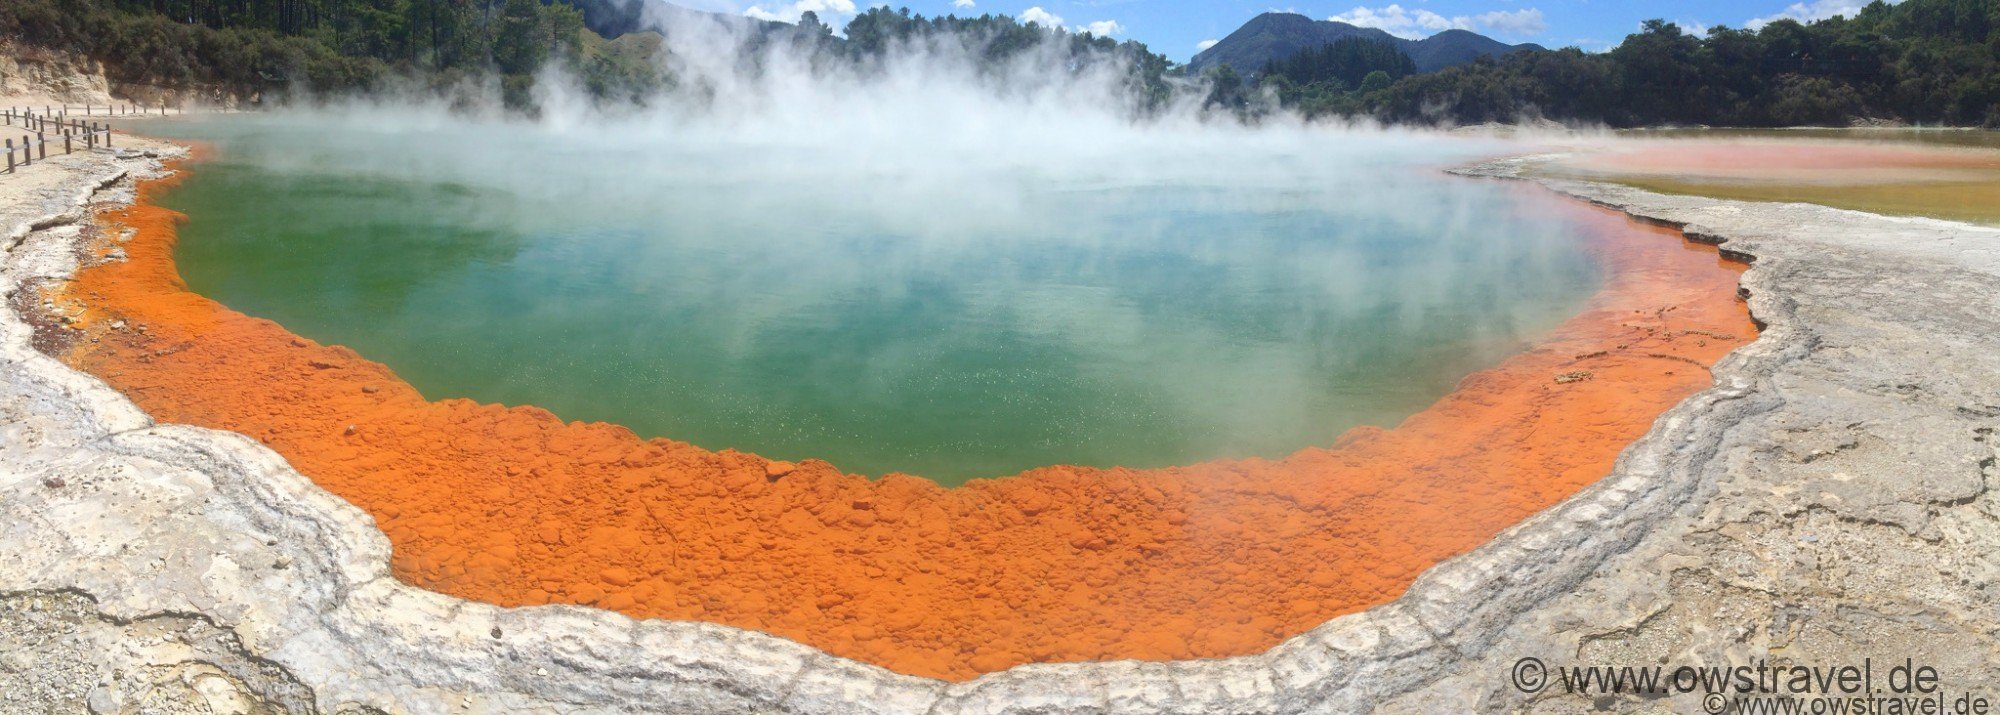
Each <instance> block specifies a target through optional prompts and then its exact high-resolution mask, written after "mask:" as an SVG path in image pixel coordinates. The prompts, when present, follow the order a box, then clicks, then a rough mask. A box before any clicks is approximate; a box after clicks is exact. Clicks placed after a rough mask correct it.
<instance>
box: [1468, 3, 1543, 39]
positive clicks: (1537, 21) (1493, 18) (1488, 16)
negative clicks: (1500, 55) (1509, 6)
mask: <svg viewBox="0 0 2000 715" xmlns="http://www.w3.org/2000/svg"><path fill="white" fill-rule="evenodd" d="M1472 25H1473V27H1477V28H1480V29H1482V30H1490V31H1493V32H1498V33H1502V34H1507V35H1539V34H1542V33H1544V32H1548V31H1549V21H1548V19H1547V18H1544V17H1542V11H1541V10H1538V9H1535V8H1532V7H1531V8H1527V9H1525V10H1515V11H1513V12H1507V11H1504V10H1494V11H1493V12H1488V13H1482V14H1479V15H1474V16H1472Z"/></svg>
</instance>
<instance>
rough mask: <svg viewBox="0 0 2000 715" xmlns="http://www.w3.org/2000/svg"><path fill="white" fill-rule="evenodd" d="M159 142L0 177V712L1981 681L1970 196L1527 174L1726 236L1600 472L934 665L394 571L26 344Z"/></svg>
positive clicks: (1437, 701)
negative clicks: (1224, 603)
mask: <svg viewBox="0 0 2000 715" xmlns="http://www.w3.org/2000/svg"><path fill="white" fill-rule="evenodd" d="M140 148H142V149H149V150H151V152H152V153H161V152H170V151H173V150H172V149H171V148H170V147H166V146H164V145H157V144H154V145H141V147H140ZM1537 161H1538V159H1534V158H1525V159H1514V160H1508V161H1502V162H1495V163H1492V164H1487V165H1482V166H1479V167H1473V168H1471V169H1467V170H1465V171H1464V172H1463V173H1467V174H1471V175H1475V176H1488V177H1515V176H1521V175H1523V171H1524V170H1525V169H1527V168H1530V167H1532V166H1533V165H1534V164H1535V163H1536V162H1537ZM157 171H159V164H158V161H157V159H156V158H155V157H153V156H150V155H147V154H143V153H129V152H128V153H127V154H126V155H123V156H120V155H110V154H81V155H73V156H68V157H62V158H60V159H51V160H50V161H48V162H45V163H41V164H37V165H35V166H34V167H31V168H29V169H27V170H24V171H23V172H22V173H20V174H18V175H14V176H9V177H7V179H6V180H5V181H4V182H0V232H4V234H0V247H3V248H4V249H5V254H4V256H0V290H4V291H5V292H6V293H7V295H8V297H9V300H8V301H7V303H8V305H9V306H11V307H10V308H9V309H7V310H5V311H0V554H4V555H5V558H0V712H5V713H15V712H21V713H41V712H197V713H225V712H243V713H266V712H269V713H277V712H330V713H374V712H382V713H446V712H451V713H459V712H504V713H553V712H592V713H599V712H603V713H608V712H696V713H734V712H789V713H870V712H880V713H941V714H942V713H1044V712H1103V713H1113V712H1116V713H1154V712H1177V713H1238V712H1243V713H1250V712H1284V713H1291V712H1368V711H1381V712H1410V711H1427V712H1429V711H1443V712H1451V711H1473V712H1518V711H1527V712H1544V713H1568V712H1587V711H1594V710H1605V709H1609V710H1619V711H1642V712H1643V711H1655V712H1701V711H1702V710H1700V709H1699V705H1698V703H1697V701H1696V699H1695V698H1696V697H1697V696H1691V695H1675V696H1670V697H1647V698H1641V697H1637V696H1596V695H1574V694H1568V693H1565V692H1563V690H1562V688H1560V687H1545V688H1542V689H1539V690H1537V691H1536V692H1532V693H1530V692H1523V691H1522V690H1521V689H1520V688H1517V687H1515V686H1514V685H1513V683H1512V682H1511V680H1510V678H1509V675H1510V669H1512V668H1513V667H1514V665H1515V663H1516V662H1517V661H1518V660H1519V659H1521V658H1524V657H1536V658H1540V659H1542V660H1544V661H1546V662H1547V663H1548V664H1549V666H1550V667H1552V668H1553V667H1560V666H1566V665H1614V666H1616V665H1653V664H1660V663H1668V664H1672V665H1697V666H1698V665H1704V664H1742V663H1747V662H1755V661H1756V660H1757V659H1760V658H1761V659H1769V660H1771V661H1773V662H1774V663H1776V662H1796V663H1800V664H1808V665H1821V666H1830V665H1843V664H1848V663H1853V662H1857V661H1859V660H1860V659H1861V658H1863V657H1870V658H1874V659H1875V660H1876V661H1877V662H1884V663H1886V662H1890V661H1895V662H1901V661H1902V660H1903V659H1905V658H1909V659H1913V660H1915V661H1917V662H1919V663H1923V664H1927V665H1930V666H1932V667H1935V668H1937V670H1938V671H1939V673H1940V674H1941V678H1942V683H1943V684H1944V686H1945V687H1946V688H1947V689H1953V690H1957V691H1963V690H1967V689H1970V690H1975V691H1976V690H1979V689H1980V688H1982V687H1985V688H1987V689H1988V690H1989V691H2000V687H1993V686H1994V683H1993V682H1992V681H1993V680H1994V678H1995V677H1996V676H1994V675H1993V674H1995V673H2000V649H1996V644H1995V626H1994V625H1993V624H1995V623H2000V594H1996V593H1995V592H1994V589H1995V586H1994V584H1995V582H1996V580H1997V579H1996V576H2000V568H1996V559H2000V556H1996V554H2000V548H1996V547H2000V503H1996V501H1995V497H1994V495H1993V493H1992V490H1991V489H1990V486H1991V485H1992V480H1993V479H1995V471H1996V469H1995V466H1994V464H1995V457H1996V454H2000V451H1996V448H2000V436H1996V434H1995V430H1996V429H2000V350H1996V349H1995V347H1996V343H2000V231H1995V230H1990V229H1980V228H1972V227H1967V226H1963V225H1956V224H1948V223H1943V222H1936V221H1928V220H1921V219H1894V218H1884V217H1879V216H1870V215H1866V214H1859V213H1853V212H1847V211H1839V210H1834V209H1828V208H1822V207H1814V206H1805V205H1773V204H1746V203H1737V202H1726V201H1715V200H1709V199H1701V198H1694V197H1670V196H1661V195H1656V194H1649V193H1645V192H1640V191H1636V190H1631V189H1624V188H1619V187H1613V186H1608V185H1602V184H1591V183H1578V182H1558V181H1544V182H1543V183H1546V184H1548V185H1549V186H1550V187H1551V188H1553V189H1555V190H1557V191H1560V192H1563V193H1567V194H1571V195H1574V196H1577V197H1579V198H1582V199H1585V200H1589V201H1594V202H1597V203H1600V204H1603V205H1606V206H1610V207H1613V208H1616V209H1619V210H1622V211H1625V212H1627V213H1631V214H1633V215H1635V216H1640V217H1644V218H1647V219H1651V220H1656V221H1663V222H1667V223H1671V224H1684V225H1686V226H1687V231H1688V232H1689V234H1690V235H1691V236H1694V237H1697V238H1701V239H1703V240H1709V241H1714V242H1718V243H1722V244H1723V250H1724V251H1725V252H1728V253H1730V254H1733V255H1738V256H1743V257H1747V258H1754V259H1755V265H1754V267H1753V268H1752V269H1751V270H1750V271H1749V272H1748V273H1747V274H1746V275H1745V278H1744V286H1745V289H1746V291H1747V292H1748V294H1749V296H1750V301H1751V309H1752V312H1753V314H1754V315H1755V316H1756V317H1757V318H1758V319H1759V320H1760V321H1761V322H1762V323H1764V324H1765V325H1766V327H1767V329H1766V331H1765V332H1764V334H1763V336H1762V337H1761V338H1760V339H1759V340H1758V341H1757V342H1755V343H1753V344H1752V345H1750V346H1748V347H1746V348H1743V349H1741V350H1739V351H1737V352H1736V353H1735V354H1733V355H1731V356H1730V357H1729V358H1727V359H1725V360H1724V361H1723V362H1721V363H1720V364H1718V365H1717V366H1716V368H1715V370H1714V373H1715V376H1716V384H1715V387H1713V388H1712V389H1710V390H1707V391H1705V392H1703V393H1701V394H1699V395H1696V396H1695V397H1692V398H1690V399H1689V400H1687V401H1686V402H1685V403H1683V404H1682V405H1680V406H1678V407H1676V408H1675V409H1673V410H1671V411H1669V412H1668V413H1667V414H1665V415H1663V416H1662V417H1661V419H1660V420H1659V422H1657V423H1656V424H1655V425H1654V428H1653V429H1652V431H1651V432H1649V433H1648V434H1647V435H1646V437H1644V438H1643V439H1641V440H1639V441H1638V442H1636V443H1634V444H1633V445H1631V446H1630V447H1629V448H1628V449H1627V450H1626V452H1625V454H1624V455H1623V456H1622V457H1621V458H1620V460H1619V463H1618V466H1617V467H1616V469H1615V470H1614V472H1613V473H1612V474H1611V475H1610V476H1608V477H1607V478H1606V479H1604V480H1603V481H1602V482H1600V483H1598V484H1596V485H1593V486H1591V487H1589V488H1587V489H1585V490H1583V491H1581V492H1579V493H1578V494H1576V495H1575V496H1573V497H1571V498H1570V499H1568V500H1566V501H1564V502H1563V503H1561V504H1559V505H1557V506H1556V507H1553V508H1551V509H1549V510H1547V511H1545V512H1543V513H1541V514H1538V515H1536V516H1534V517H1532V518H1530V519H1528V520H1527V521H1525V522H1523V523H1522V524H1520V525H1518V526H1516V527H1515V528H1513V529H1510V530H1508V531H1507V532H1505V533H1503V534H1502V535H1501V536H1499V537H1498V538H1496V539H1495V540H1494V541H1493V542H1491V543H1489V544H1487V545H1485V546H1483V547H1481V548H1479V549H1477V550H1475V551H1473V552H1471V553H1468V554H1466V555H1464V556H1461V557H1459V558H1456V559H1453V560H1451V561H1448V562H1445V563H1443V564H1440V565H1439V566H1437V567H1436V568H1434V569H1432V570H1431V571H1430V572H1429V573H1427V574H1426V575H1425V576H1424V577H1423V578H1421V579H1419V580H1418V581H1417V583H1416V584H1415V585H1414V586H1412V587H1411V589H1410V591H1409V592H1408V593H1407V594H1406V595H1405V596H1404V597H1403V598H1402V599H1400V600H1398V601H1396V602H1394V603H1391V604H1387V605H1384V606H1381V607H1378V608H1375V609H1371V610H1369V611H1365V612H1362V613H1357V614H1354V615H1351V616H1347V617H1343V618H1340V619H1336V620H1334V621H1332V622H1329V623H1328V624H1326V625H1324V626H1321V627H1320V628H1318V629H1315V630H1313V631H1311V632H1309V633H1306V634H1304V635H1301V636H1299V637H1297V638H1294V639H1292V640H1290V641H1287V642H1286V643H1284V644H1282V645H1280V646H1278V647H1277V648H1274V649H1272V650H1271V651H1269V652H1267V653H1264V654H1261V655H1256V656H1246V657H1241V658H1232V659H1227V660H1213V661H1195V662H1179V663H1135V662H1121V663H1086V664H1062V665H1033V666H1023V667H1020V668H1016V669H1013V670H1010V671H1006V672H1002V673H995V674H991V675H987V676H985V677H982V678H979V679H977V680H973V681H970V682H966V683H958V684H949V683H943V682H938V681H931V680H925V679H920V678H914V677H909V676H903V675H897V674H894V673H890V672H888V671H885V670H882V669H880V668H875V667H872V666H868V665H864V664H860V663H856V662H853V661H848V660H844V659H840V658H836V657H833V656H830V655H826V654H824V653H819V652H817V651H814V650H812V649H810V648H806V647H804V646H801V645H798V644H796V643H792V642H789V641H785V640H782V639H778V638H774V637H770V636H766V635H762V634H759V633H754V632H750V631H744V630H740V629H734V628H729V627H724V626H717V625H711V624H704V623H686V622H663V621H643V622H640V621H633V620H631V619H628V618H625V617H623V616H619V615H617V614H614V613H609V612H604V611H597V610H593V609H586V608H578V607H571V606H544V607H534V608H519V609H503V608H498V607H494V606H489V605H485V604H479V603H471V602H466V601H460V600H457V599H453V598H449V597H446V596H441V595H437V594H432V593H428V592H425V591H421V590H418V589H414V588H411V587H408V586H405V585H402V584H400V583H397V582H396V581H395V580H394V579H393V578H391V577H390V576H389V567H388V555H389V551H388V549H389V546H388V542H387V541H386V539H384V538H383V537H382V535H381V534H380V533H379V532H378V531H377V530H376V529H375V527H374V523H373V521H372V520H371V519H370V518H369V517H368V516H367V515H366V514H363V513H362V512H360V511H359V510H357V509H355V508H353V507H352V506H350V505H347V504H346V503H344V502H341V501H340V500H338V499H336V498H334V497H332V496H331V495H329V494H327V493H326V492H324V491H322V490H320V489H318V488H317V487H315V486H314V485H313V484H312V483H311V481H310V480H308V479H307V478H305V477H304V476H302V475H300V474H298V473H297V472H296V471H294V470H292V469H291V468H290V467H289V466H288V465H287V464H286V463H285V462H284V461H283V460H282V459H280V458H279V457H278V456H277V455H275V454H273V453H272V452H270V451H269V450H267V449H264V448H263V447H261V446H260V445H258V444H257V443H256V442H255V441H253V440H250V439H248V438H246V437H242V436H240V435H234V434H230V433H225V432H218V431H213V430H205V429H197V428H192V427H185V426H175V425H159V424H154V423H153V422H152V421H151V420H150V419H149V418H148V417H147V416H146V415H144V414H142V413H141V412H139V411H138V410H137V409H136V408H134V407H133V406H132V405H131V403H130V402H128V401H126V400H125V399H124V398H123V397H122V396H120V395H119V394H117V393H116V392H115V391H113V390H111V389H110V388H109V387H107V386H105V385H104V384H103V383H101V382H99V381H97V380H96V379H95V378H92V377H90V376H87V375H82V374H79V373H77V372H75V371H72V370H70V369H68V368H67V367H65V366H63V365H62V364H60V363H59V362H57V361H55V360H54V359H52V358H49V357H47V356H46V355H44V354H43V353H42V352H40V351H38V350H37V349H36V345H37V344H38V343H45V342H47V341H50V340H59V339H61V337H62V331H63V329H64V328H63V327H62V326H61V325H60V324H54V323H50V321H49V320H48V319H47V318H46V317H41V318H38V320H39V321H40V323H39V324H37V323H32V322H30V321H29V320H27V319H26V318H27V317H30V316H28V315H24V314H25V313H33V312H34V310H35V306H36V305H38V303H37V302H36V301H34V300H33V299H32V297H33V292H34V291H35V290H36V286H38V285H41V284H42V283H43V282H45V281H59V280H63V279H65V278H66V277H68V276H70V275H73V274H74V272H75V270H76V269H77V265H78V261H79V257H78V251H77V246H78V245H80V242H81V241H82V240H83V237H84V235H85V232H87V231H90V230H93V229H91V227H90V226H89V225H88V218H89V216H90V211H89V206H90V205H91V204H92V203H93V202H95V203H99V204H103V203H116V202H119V201H125V200H129V198H130V195H131V191H130V181H131V177H133V176H144V175H148V174H151V173H154V172H157ZM1988 694H1989V695H2000V692H1989V693H1988Z"/></svg>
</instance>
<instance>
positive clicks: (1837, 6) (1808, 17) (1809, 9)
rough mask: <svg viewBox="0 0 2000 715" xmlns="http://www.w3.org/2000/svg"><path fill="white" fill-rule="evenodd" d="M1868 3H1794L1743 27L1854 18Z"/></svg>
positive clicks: (1890, 0)
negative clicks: (1783, 21) (1782, 22)
mask: <svg viewBox="0 0 2000 715" xmlns="http://www.w3.org/2000/svg"><path fill="white" fill-rule="evenodd" d="M1902 1H1903V0H1888V3H1889V4H1890V5H1894V4H1897V3H1900V2H1902ZM1868 2H1869V0H1813V1H1812V2H1796V3H1792V5H1791V7H1787V8H1785V9H1784V10H1783V11H1781V12H1779V13H1778V14H1776V15H1768V16H1765V17H1760V18H1757V19H1754V20H1751V21H1749V22H1746V23H1743V26H1744V27H1748V28H1750V29H1752V30H1761V29H1764V26H1765V25H1769V24H1771V23H1773V22H1777V21H1779V20H1787V19H1790V20H1797V21H1799V22H1813V21H1815V20H1825V19H1827V18H1830V17H1833V16H1835V15H1845V16H1847V17H1854V16H1855V15H1859V14H1861V8H1864V7H1867V6H1868Z"/></svg>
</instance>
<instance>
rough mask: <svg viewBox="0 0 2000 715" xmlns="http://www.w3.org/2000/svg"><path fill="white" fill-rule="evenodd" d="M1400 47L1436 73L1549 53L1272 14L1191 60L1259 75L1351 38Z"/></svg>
mask: <svg viewBox="0 0 2000 715" xmlns="http://www.w3.org/2000/svg"><path fill="white" fill-rule="evenodd" d="M1355 37H1358V38H1362V39H1366V40H1375V41H1379V42H1386V43H1389V44H1391V45H1395V47H1396V49H1398V50H1401V51H1402V52H1403V54H1405V55H1408V56H1409V58H1410V59H1411V60H1412V61H1414V62H1416V63H1417V71H1418V72H1436V71H1438V70H1441V69H1444V68H1446V67H1451V66H1454V65H1462V64H1465V63H1468V62H1472V61H1473V60H1476V59H1478V58H1480V57H1499V56H1504V55H1508V54H1513V53H1515V52H1520V51H1522V50H1541V49H1547V48H1544V47H1542V46H1541V45H1537V44H1534V43H1524V44H1519V45H1509V44H1507V43H1504V42H1501V41H1499V40H1495V39H1493V38H1490V37H1487V36H1485V35H1481V34H1478V33H1476V32H1472V31H1469V30H1455V29H1454V30H1445V31H1444V32H1440V33H1438V34H1436V35H1432V36H1430V37H1426V38H1424V39H1421V40H1411V39H1405V38H1401V37H1397V36H1395V35H1391V34H1389V33H1388V32H1385V31H1383V30H1381V29H1379V28H1373V27H1359V26H1356V25H1350V24H1347V23H1344V22H1340V21H1337V20H1314V19H1312V18H1310V17H1306V16H1304V15H1300V14H1297V13H1290V12H1267V13H1263V14H1260V15H1258V16H1256V17H1253V18H1250V21H1249V22H1246V23H1243V26H1242V27H1239V28H1236V31H1235V32H1231V33H1229V35H1228V36H1226V37H1224V38H1223V39H1222V40H1221V41H1219V42H1217V43H1215V45H1214V46H1211V47H1209V48H1208V49H1206V50H1202V51H1201V52H1198V53H1196V54H1195V56H1194V57H1192V58H1190V59H1189V60H1188V63H1187V67H1188V69H1189V70H1191V71H1193V72H1196V73H1199V72H1205V71H1207V70H1209V69H1211V68H1214V67H1219V66H1221V65H1225V64H1227V65H1229V66H1230V67H1231V68H1233V69H1235V70H1236V71H1237V72H1244V73H1249V72H1258V71H1261V70H1263V69H1264V66H1265V65H1267V64H1270V63H1271V62H1272V61H1273V60H1279V59H1284V58H1286V57H1290V56H1292V55H1294V54H1297V53H1299V52H1300V51H1303V50H1309V49H1315V48H1318V47H1320V46H1321V45H1326V44H1331V43H1334V42H1338V41H1340V40H1344V39H1348V38H1355Z"/></svg>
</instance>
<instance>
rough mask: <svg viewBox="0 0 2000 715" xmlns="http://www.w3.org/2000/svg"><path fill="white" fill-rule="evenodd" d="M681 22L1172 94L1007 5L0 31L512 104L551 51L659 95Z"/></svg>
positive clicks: (62, 47) (255, 4)
mask: <svg viewBox="0 0 2000 715" xmlns="http://www.w3.org/2000/svg"><path fill="white" fill-rule="evenodd" d="M689 20H699V21H700V22H699V23H696V24H699V25H702V26H705V27H709V28H713V27H721V28H725V29H727V30H729V31H732V32H734V33H735V34H737V35H738V39H740V40H742V41H744V42H745V46H746V47H748V48H750V49H753V50H754V49H762V48H768V47H770V45H771V44H772V43H787V44H788V45H789V46H790V47H791V48H793V49H797V50H799V51H803V52H810V53H813V54H814V55H815V56H816V57H817V60H818V61H825V62H850V63H867V62H869V61H871V60H873V59H879V58H880V57H882V56H883V55H884V53H886V52H887V51H889V49H890V47H891V46H893V45H894V44H896V43H898V42H903V41H913V40H924V41H928V42H932V43H933V45H935V44H937V42H936V41H938V40H940V39H949V38H956V39H957V40H958V44H959V45H960V46H962V47H964V48H965V50H966V51H967V52H970V53H973V55H972V56H974V57H976V58H979V59H982V60H985V61H991V62H1002V61H1007V60H1009V59H1010V58H1013V57H1016V56H1019V55H1020V53H1022V52H1024V51H1026V50H1028V49H1031V48H1040V49H1044V50H1047V49H1051V45H1049V44H1048V43H1055V45H1054V46H1053V49H1054V50H1055V51H1054V52H1052V53H1049V54H1050V56H1051V57H1053V58H1054V59H1053V60H1052V61H1051V62H1050V67H1049V71H1050V72H1077V71H1082V70H1083V69H1085V68H1089V67H1093V66H1102V65H1103V63H1105V62H1111V61H1115V62H1116V63H1117V64H1116V65H1115V66H1117V67H1119V68H1121V69H1122V70H1124V71H1126V72H1128V73H1129V74H1130V75H1131V82H1130V83H1129V85H1128V86H1129V87H1130V88H1131V89H1132V90H1133V91H1134V92H1135V93H1137V94H1138V95H1140V97H1141V99H1142V100H1143V102H1144V103H1150V104H1158V103H1159V102H1161V101H1163V100H1164V99H1165V95H1166V93H1167V85H1166V82H1165V81H1164V79H1163V77H1164V75H1165V73H1166V72H1167V70H1168V69H1169V68H1170V67H1171V65H1172V63H1170V62H1169V61H1167V59H1166V58H1165V57H1163V56H1160V55H1157V54H1154V53H1152V52H1150V51H1148V50H1147V49H1146V46H1145V45H1143V44H1140V43H1137V42H1130V41H1127V42H1117V41H1114V40H1112V39H1110V38H1106V37H1093V36H1091V35H1089V34H1088V33H1084V34H1071V33H1069V32H1067V31H1066V30H1061V29H1055V30H1050V29H1046V28H1041V27H1038V26H1032V25H1027V24H1023V23H1020V22H1019V21H1017V20H1015V19H1013V18H1011V17H1007V16H995V15H987V16H982V17H978V18H969V19H967V18H956V17H940V18H925V17H923V16H921V15H912V14H911V13H910V11H909V10H907V9H904V10H889V9H888V8H886V7H876V8H871V9H870V10H868V11H867V12H864V13H861V14H860V15H859V16H858V17H856V18H855V19H854V20H852V21H851V22H849V24H848V26H847V27H846V32H845V35H846V36H845V37H841V36H838V35H836V34H835V33H834V32H833V30H832V28H830V27H828V26H826V25H824V24H822V23H821V22H820V21H819V20H818V18H816V17H814V16H813V15H812V14H811V13H807V14H806V18H805V19H804V20H802V21H801V22H800V23H799V24H798V25H791V24H786V23H774V22H765V21H760V20H753V19H750V18H745V17H739V16H733V15H717V14H713V13H702V12H698V11H695V10H690V9H687V8H682V7H678V6H674V5H670V4H668V3H665V2H659V1H658V0H0V37H4V38H5V39H7V40H11V41H14V42H19V43H24V44H27V45H32V46H37V47H42V48H46V49H52V50H58V51H63V52H73V53H76V54H80V55H84V56H87V57H90V58H93V59H96V60H99V61H101V62H103V63H105V65H106V74H107V75H108V76H109V78H110V79H111V80H112V82H113V83H114V85H124V86H128V87H131V86H147V87H159V88H167V89H171V90H175V91H180V92H195V93H200V94H205V95H209V96H211V97H214V96H233V97H239V98H242V97H264V98H269V97H272V96H281V95H284V94H286V93H288V92H290V91H293V90H298V89H303V90H308V91H311V92H315V93H332V94H337V93H342V92H365V91H370V90H375V89H380V88H383V87H386V86H389V85H391V84H403V85H407V84H408V82H410V81H415V82H419V83H425V84H428V85H429V86H431V87H432V88H434V89H436V90H438V91H450V90H452V89H455V88H460V87H463V86H466V85H467V84H468V83H467V82H465V81H464V80H483V79H486V78H489V77H493V76H497V77H498V78H499V79H500V84H501V87H502V89H503V95H504V98H505V99H506V101H507V103H508V104H509V105H511V106H515V107H521V108H526V107H528V106H530V105H531V104H532V99H531V93H530V91H529V90H530V89H531V88H532V86H533V84H534V82H535V77H536V76H537V73H538V71H539V70H540V69H541V68H542V67H544V66H546V65H548V64H549V63H551V62H561V63H563V64H564V65H565V66H567V67H568V68H569V69H571V70H573V71H575V72H576V73H577V74H578V75H579V76H580V77H581V78H582V79H583V80H584V82H585V85H586V87H587V88H588V89H589V90H590V91H591V92H592V93H593V94H595V95H596V96H597V97H599V98H600V99H604V100H608V101H642V102H643V101H647V100H649V99H652V98H654V97H657V96H658V93H659V92H660V91H661V90H663V89H667V88H670V87H672V86H674V84H675V78H674V77H672V76H669V75H668V73H667V71H666V70H665V69H664V67H665V66H666V64H665V63H663V62H662V61H661V59H662V55H663V54H667V53H671V52H673V51H674V49H675V46H676V41H675V40H670V39H668V38H664V37H662V36H661V35H660V34H659V33H656V32H652V31H651V30H652V29H653V28H654V27H656V26H658V25H659V24H661V23H664V24H665V25H666V26H669V27H672V26H676V25H675V23H676V21H681V22H686V21H689ZM678 26H682V27H686V26H688V25H685V24H683V25H678ZM600 31H601V32H600ZM607 35H610V36H612V39H607V37H606V36H607ZM946 44H949V43H946ZM699 46H702V47H705V48H709V49H710V50H711V51H714V48H715V47H716V45H715V44H714V43H710V42H703V43H699ZM750 65H751V66H754V65H755V63H750ZM471 84H477V83H476V82H474V83H471Z"/></svg>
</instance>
